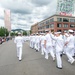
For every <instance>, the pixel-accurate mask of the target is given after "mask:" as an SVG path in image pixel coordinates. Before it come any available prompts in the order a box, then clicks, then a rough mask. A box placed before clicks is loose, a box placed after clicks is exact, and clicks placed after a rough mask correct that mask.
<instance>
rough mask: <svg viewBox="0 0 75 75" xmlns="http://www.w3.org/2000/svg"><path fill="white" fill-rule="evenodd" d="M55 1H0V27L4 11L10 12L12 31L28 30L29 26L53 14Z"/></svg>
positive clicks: (2, 24)
mask: <svg viewBox="0 0 75 75" xmlns="http://www.w3.org/2000/svg"><path fill="white" fill-rule="evenodd" d="M56 5H57V0H0V26H4V10H5V9H9V10H10V11H11V27H12V29H17V28H22V29H30V27H31V25H33V24H35V23H37V22H40V21H41V20H43V19H46V18H47V17H50V16H51V15H53V14H55V12H56Z"/></svg>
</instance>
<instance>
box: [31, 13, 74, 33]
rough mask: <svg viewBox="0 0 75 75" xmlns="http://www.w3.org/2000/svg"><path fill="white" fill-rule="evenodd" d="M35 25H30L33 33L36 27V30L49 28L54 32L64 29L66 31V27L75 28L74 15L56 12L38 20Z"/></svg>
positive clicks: (43, 30) (41, 30) (42, 30)
mask: <svg viewBox="0 0 75 75" xmlns="http://www.w3.org/2000/svg"><path fill="white" fill-rule="evenodd" d="M36 25H37V26H36ZM36 25H34V26H32V30H34V33H36V32H35V31H36V29H37V31H38V32H45V30H51V31H54V32H55V31H61V32H63V31H64V30H65V31H67V30H68V29H73V30H75V17H73V16H64V15H57V14H56V15H52V16H51V17H49V18H47V19H45V20H43V21H41V22H38V24H36ZM32 33H33V32H32Z"/></svg>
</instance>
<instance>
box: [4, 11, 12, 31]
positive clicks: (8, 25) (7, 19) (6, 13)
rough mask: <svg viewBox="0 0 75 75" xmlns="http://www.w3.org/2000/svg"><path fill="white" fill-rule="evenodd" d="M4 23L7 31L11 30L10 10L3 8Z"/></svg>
mask: <svg viewBox="0 0 75 75" xmlns="http://www.w3.org/2000/svg"><path fill="white" fill-rule="evenodd" d="M4 23H5V28H7V29H8V31H11V20H10V10H4Z"/></svg>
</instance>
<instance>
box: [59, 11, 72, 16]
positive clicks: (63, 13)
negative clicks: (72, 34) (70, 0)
mask: <svg viewBox="0 0 75 75" xmlns="http://www.w3.org/2000/svg"><path fill="white" fill-rule="evenodd" d="M60 15H64V16H72V14H68V13H66V12H60Z"/></svg>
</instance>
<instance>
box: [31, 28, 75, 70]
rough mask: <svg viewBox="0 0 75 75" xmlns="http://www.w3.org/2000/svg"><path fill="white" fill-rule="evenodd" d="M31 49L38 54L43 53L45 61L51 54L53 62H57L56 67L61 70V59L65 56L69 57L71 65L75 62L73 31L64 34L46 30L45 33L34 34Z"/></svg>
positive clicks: (74, 37)
mask: <svg viewBox="0 0 75 75" xmlns="http://www.w3.org/2000/svg"><path fill="white" fill-rule="evenodd" d="M30 47H31V48H32V49H35V50H36V52H39V51H41V55H44V56H45V59H48V58H49V54H50V55H51V57H52V59H53V61H55V60H56V63H57V65H56V67H57V68H59V69H62V68H63V65H62V59H61V57H62V55H63V54H65V55H66V56H67V58H68V60H67V61H68V62H69V63H70V64H73V63H74V62H75V59H74V56H75V55H74V54H75V34H74V31H73V30H71V29H69V30H68V31H64V32H63V33H61V32H54V33H52V32H51V31H50V30H46V31H45V33H40V34H39V33H36V34H32V35H31V36H30Z"/></svg>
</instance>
